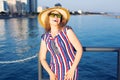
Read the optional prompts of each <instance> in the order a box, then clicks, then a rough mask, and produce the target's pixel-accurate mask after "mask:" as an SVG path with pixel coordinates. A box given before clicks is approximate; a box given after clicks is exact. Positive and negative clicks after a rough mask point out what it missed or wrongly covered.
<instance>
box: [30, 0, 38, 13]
mask: <svg viewBox="0 0 120 80" xmlns="http://www.w3.org/2000/svg"><path fill="white" fill-rule="evenodd" d="M29 12H30V13H32V12H33V13H34V12H37V0H29Z"/></svg>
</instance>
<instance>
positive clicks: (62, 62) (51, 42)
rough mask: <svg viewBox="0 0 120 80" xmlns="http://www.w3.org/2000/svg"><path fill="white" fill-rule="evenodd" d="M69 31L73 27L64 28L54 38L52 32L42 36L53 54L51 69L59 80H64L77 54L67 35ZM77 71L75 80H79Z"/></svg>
mask: <svg viewBox="0 0 120 80" xmlns="http://www.w3.org/2000/svg"><path fill="white" fill-rule="evenodd" d="M68 29H71V27H64V29H63V30H61V31H60V32H59V33H58V34H57V35H56V36H55V37H54V38H53V37H52V35H51V33H50V32H47V33H45V34H43V35H42V39H43V40H45V42H46V45H47V49H48V51H49V52H50V54H51V62H50V68H51V70H52V71H53V72H54V73H55V75H56V76H57V78H58V80H64V76H65V74H66V72H67V71H68V70H69V69H70V67H71V66H72V64H73V62H74V59H75V54H76V53H75V51H74V48H73V46H72V44H71V43H70V41H69V39H68V36H67V33H66V32H67V30H68ZM77 71H78V70H77V69H76V70H75V75H74V80H77Z"/></svg>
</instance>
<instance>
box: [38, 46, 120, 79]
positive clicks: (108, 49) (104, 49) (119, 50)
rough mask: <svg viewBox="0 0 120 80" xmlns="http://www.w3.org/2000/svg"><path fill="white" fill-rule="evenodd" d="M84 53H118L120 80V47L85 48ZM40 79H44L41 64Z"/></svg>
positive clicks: (118, 75)
mask: <svg viewBox="0 0 120 80" xmlns="http://www.w3.org/2000/svg"><path fill="white" fill-rule="evenodd" d="M83 51H84V52H117V80H120V47H83ZM38 70H39V71H38V78H39V80H43V79H42V69H41V65H40V63H39V68H38Z"/></svg>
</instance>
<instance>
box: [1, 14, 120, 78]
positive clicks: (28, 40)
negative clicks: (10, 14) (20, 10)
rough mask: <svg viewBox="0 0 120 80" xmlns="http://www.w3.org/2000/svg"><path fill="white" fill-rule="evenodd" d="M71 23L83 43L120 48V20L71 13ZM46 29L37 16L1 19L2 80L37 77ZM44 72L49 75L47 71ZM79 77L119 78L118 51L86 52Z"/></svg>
mask: <svg viewBox="0 0 120 80" xmlns="http://www.w3.org/2000/svg"><path fill="white" fill-rule="evenodd" d="M68 25H70V26H71V27H72V28H73V30H74V32H75V33H76V35H77V37H78V38H79V40H80V42H81V44H82V45H83V46H93V47H96V46H98V47H120V44H119V43H120V40H119V39H120V35H119V34H120V31H119V30H120V19H117V18H114V17H108V16H101V15H82V16H71V19H70V21H69V22H68ZM43 32H44V30H43V28H42V27H41V26H40V25H39V24H38V21H37V18H13V19H0V80H38V56H37V54H38V52H39V47H40V36H41V34H42V33H43ZM47 59H48V60H49V53H48V55H47ZM43 74H44V75H43V77H44V78H47V77H48V75H47V73H46V72H45V71H44V70H43ZM78 76H79V80H116V78H117V53H113V52H97V53H96V52H84V53H83V56H82V59H81V61H80V63H79V75H78Z"/></svg>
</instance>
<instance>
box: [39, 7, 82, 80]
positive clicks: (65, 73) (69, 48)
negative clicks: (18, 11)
mask: <svg viewBox="0 0 120 80" xmlns="http://www.w3.org/2000/svg"><path fill="white" fill-rule="evenodd" d="M69 18H70V14H69V11H68V10H67V9H65V8H62V7H54V8H49V9H46V10H44V11H43V12H41V13H40V14H39V16H38V20H39V22H40V24H41V25H42V26H43V27H44V28H45V30H46V32H45V33H44V34H43V35H42V37H41V38H42V40H41V46H40V52H39V60H40V62H41V64H42V66H43V67H44V69H45V70H46V71H47V72H48V74H49V76H50V80H68V79H70V80H77V72H78V69H77V66H78V63H79V61H80V59H81V56H82V45H81V44H80V42H79V40H78V38H77V37H76V35H75V34H74V32H73V30H72V28H71V27H68V26H66V24H67V22H68V20H69ZM74 48H75V49H76V51H74ZM47 51H49V52H50V54H51V63H50V65H48V63H47V61H46V54H47Z"/></svg>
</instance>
